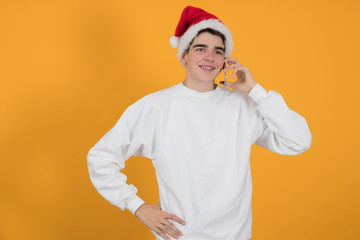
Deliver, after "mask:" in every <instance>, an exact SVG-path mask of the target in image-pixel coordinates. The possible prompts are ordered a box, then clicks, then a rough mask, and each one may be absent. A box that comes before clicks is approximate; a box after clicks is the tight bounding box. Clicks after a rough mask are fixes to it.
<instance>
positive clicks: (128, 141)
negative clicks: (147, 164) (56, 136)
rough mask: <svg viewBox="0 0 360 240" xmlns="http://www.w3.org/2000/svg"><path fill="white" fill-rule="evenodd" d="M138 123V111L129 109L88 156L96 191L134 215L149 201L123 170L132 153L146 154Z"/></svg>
mask: <svg viewBox="0 0 360 240" xmlns="http://www.w3.org/2000/svg"><path fill="white" fill-rule="evenodd" d="M135 123H136V118H135V115H134V113H133V112H131V111H130V109H129V108H127V109H126V110H125V112H124V113H123V115H122V116H121V117H120V119H119V120H118V122H117V123H116V124H115V126H114V127H113V128H112V129H110V130H109V131H108V132H107V133H106V134H105V135H104V136H103V137H102V138H101V139H100V140H99V141H98V142H97V143H96V144H95V146H94V147H93V148H91V149H90V151H89V153H88V155H87V163H88V170H89V175H90V179H91V182H92V183H93V185H94V186H95V188H96V190H97V191H98V192H99V193H100V194H101V195H102V196H103V197H104V198H105V199H106V200H108V201H109V202H110V203H111V204H113V205H115V206H117V207H118V208H120V209H121V210H125V209H128V210H130V211H131V212H132V213H133V214H135V211H136V210H137V208H138V207H140V206H141V205H142V204H143V203H145V201H144V200H142V199H141V198H140V197H139V196H137V194H136V193H137V188H136V187H135V186H134V185H128V184H126V180H127V177H126V175H125V174H123V173H121V172H120V170H122V169H123V168H124V167H125V161H126V160H127V159H129V158H130V157H131V156H132V155H142V154H141V151H142V149H143V144H142V141H141V138H139V134H136V132H137V130H136V128H137V126H136V124H135Z"/></svg>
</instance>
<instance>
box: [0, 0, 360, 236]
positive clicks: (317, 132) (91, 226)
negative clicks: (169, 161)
mask: <svg viewBox="0 0 360 240" xmlns="http://www.w3.org/2000/svg"><path fill="white" fill-rule="evenodd" d="M187 5H193V6H196V7H200V8H203V9H204V10H206V11H208V12H210V13H213V14H215V15H216V16H218V17H219V18H220V19H221V20H222V21H223V22H224V23H225V24H226V25H227V26H228V28H229V29H230V30H231V31H232V34H233V39H234V42H235V46H234V52H233V55H232V56H233V57H236V58H238V59H239V61H240V62H241V64H242V65H244V66H248V67H249V69H250V71H251V73H252V75H253V77H254V79H255V80H256V81H257V82H258V83H260V84H261V85H262V86H263V87H264V88H265V89H266V90H273V91H277V92H278V93H280V94H281V95H282V96H283V97H284V99H285V101H286V103H287V105H288V106H289V107H290V108H291V109H293V110H294V111H296V112H298V113H299V114H301V115H302V116H304V117H305V118H306V120H307V123H308V125H309V128H310V130H311V133H312V135H313V141H312V146H311V148H310V149H309V150H308V151H306V152H305V153H303V154H300V155H297V156H283V155H279V154H275V153H272V152H270V151H268V150H266V149H263V148H260V147H258V146H256V145H254V146H253V148H252V155H251V168H252V178H253V199H252V201H253V238H252V239H254V240H263V239H266V240H275V239H276V240H285V239H286V240H288V239H291V240H304V239H307V240H308V239H313V240H318V239H327V240H332V239H336V240H337V239H360V231H359V222H360V221H359V216H360V207H359V202H360V194H359V166H360V164H359V159H360V154H359V151H358V150H356V149H357V147H358V144H359V134H360V131H359V120H360V118H359V103H360V102H359V95H358V92H359V86H360V84H359V80H360V78H359V76H360V74H359V70H358V69H359V63H360V61H359V54H360V49H359V42H360V34H359V32H360V31H359V24H360V17H359V10H360V4H359V1H355V0H344V1H333V0H329V1H320V0H302V1H284V0H282V1H280V0H274V1H266V0H246V1H239V0H228V1H210V0H197V1H186V0H181V1H164V0H162V1H161V0H153V1H144V0H143V1H109V0H106V1H104V0H96V1H95V0H92V1H90V0H81V1H73V0H67V1H64V0H62V1H45V0H44V1H39V0H32V1H25V0H23V1H22V0H13V1H10V0H2V1H1V2H0V80H1V85H0V127H1V130H0V146H1V151H0V161H1V162H0V164H1V165H0V239H2V240H18V239H19V240H22V239H27V240H28V239H37V240H42V239H46V240H47V239H54V240H62V239H70V240H72V239H74V240H75V239H88V240H92V239H109V240H110V239H135V240H137V239H142V240H145V239H149V240H154V236H153V234H152V233H151V232H150V230H148V229H147V228H146V227H145V226H144V225H143V224H142V223H141V222H140V221H139V220H138V219H137V218H136V217H135V216H134V215H132V213H131V212H130V211H128V210H126V211H121V210H120V209H118V208H117V207H115V206H113V205H111V204H110V203H109V202H107V201H106V200H105V199H103V198H102V197H101V195H100V194H98V192H97V191H96V189H95V188H94V187H93V185H92V184H91V182H90V178H89V175H88V169H87V162H86V156H87V153H88V151H89V150H90V148H91V147H93V146H94V145H95V143H96V142H97V141H98V140H99V139H100V138H101V137H102V136H103V135H105V133H106V132H107V131H109V130H110V129H111V128H112V127H113V126H114V125H115V123H116V122H117V120H118V119H119V118H120V116H121V115H122V113H123V112H124V110H125V109H126V108H127V107H128V106H129V105H131V104H133V103H135V102H136V101H137V100H139V99H140V98H142V97H143V96H145V95H147V94H150V93H152V92H155V91H158V90H161V89H164V88H168V87H171V86H173V85H174V84H177V83H179V82H181V81H183V80H184V78H185V70H184V68H183V67H182V65H181V64H180V62H179V61H178V60H177V58H176V55H177V50H176V49H173V48H172V47H171V46H170V43H169V39H170V37H171V36H172V35H173V34H174V31H175V28H176V25H177V23H178V20H179V18H180V14H181V11H182V9H183V8H184V7H185V6H187ZM223 77H224V76H223V74H220V75H219V77H218V78H217V79H216V82H218V81H220V80H222V79H223ZM122 172H123V173H125V174H126V175H127V177H128V180H127V183H128V184H133V185H134V186H136V187H137V188H138V195H139V196H140V197H141V198H142V199H144V200H145V201H146V202H147V203H150V204H157V202H158V199H159V196H158V186H157V182H156V178H155V171H154V168H153V166H152V163H151V160H150V159H146V158H142V157H131V158H130V159H129V160H128V161H126V167H125V169H123V171H122ZM219 174H221V173H219Z"/></svg>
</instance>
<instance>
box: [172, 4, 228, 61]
mask: <svg viewBox="0 0 360 240" xmlns="http://www.w3.org/2000/svg"><path fill="white" fill-rule="evenodd" d="M205 28H212V29H214V30H217V31H219V32H221V33H222V34H224V35H225V48H226V49H225V58H227V57H228V56H230V55H231V53H232V50H233V41H232V35H231V32H230V30H229V29H228V28H227V27H226V26H225V25H224V24H223V23H222V22H221V21H220V19H218V18H217V17H216V16H214V15H212V14H210V13H208V12H205V11H204V10H202V9H200V8H196V7H192V6H187V7H186V8H185V9H184V10H183V12H182V14H181V17H180V20H179V23H178V25H177V27H176V30H175V36H172V37H171V38H170V44H171V46H172V47H173V48H178V54H177V57H178V59H179V60H180V59H181V56H182V54H183V53H184V51H185V50H186V49H187V48H188V47H189V44H190V42H191V41H192V40H193V39H194V38H195V37H196V36H197V34H198V32H199V31H200V30H203V29H205Z"/></svg>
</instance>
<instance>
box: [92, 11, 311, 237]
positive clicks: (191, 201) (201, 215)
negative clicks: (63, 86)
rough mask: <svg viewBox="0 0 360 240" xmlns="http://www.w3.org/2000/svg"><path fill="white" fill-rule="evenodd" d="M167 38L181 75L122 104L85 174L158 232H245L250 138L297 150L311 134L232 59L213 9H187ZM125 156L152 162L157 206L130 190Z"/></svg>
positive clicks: (249, 217)
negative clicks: (220, 78)
mask: <svg viewBox="0 0 360 240" xmlns="http://www.w3.org/2000/svg"><path fill="white" fill-rule="evenodd" d="M170 42H171V44H172V46H174V47H178V58H179V60H180V62H181V63H182V65H183V66H184V67H185V68H186V78H185V80H184V81H183V82H181V83H179V84H176V85H174V86H172V87H170V88H167V89H163V90H160V91H158V92H155V93H152V94H149V95H147V96H145V97H143V98H142V99H140V100H139V101H137V102H136V103H134V104H133V105H131V106H129V107H128V108H127V109H126V110H125V112H124V113H123V115H122V116H121V118H120V119H119V121H118V122H117V123H116V125H115V126H114V127H113V128H112V129H111V130H110V131H109V132H108V133H106V135H105V136H104V137H103V138H101V139H100V141H99V142H98V143H96V145H95V146H94V147H93V148H92V149H91V150H90V152H89V154H88V167H89V173H90V177H91V180H92V182H93V184H94V186H95V187H96V189H97V190H98V191H99V193H100V194H101V195H102V196H103V197H104V198H105V199H107V200H108V201H109V202H111V203H112V204H114V205H115V206H117V207H119V208H120V209H121V210H125V209H128V210H130V211H131V212H132V213H133V214H134V215H135V216H136V217H137V218H138V219H139V220H140V221H141V222H142V223H143V224H144V225H145V226H146V227H148V228H149V229H150V230H151V231H152V232H153V234H154V235H155V236H156V239H158V240H160V239H161V240H163V239H179V238H180V239H184V240H185V239H186V240H215V239H216V240H220V239H221V240H245V239H250V238H251V230H252V210H251V195H252V180H251V171H250V161H249V158H250V150H251V146H252V145H253V144H254V143H255V144H258V145H259V146H262V147H264V148H266V149H268V150H270V151H272V152H275V153H279V154H284V155H295V154H300V153H302V152H304V151H306V150H307V149H308V148H309V147H310V145H311V141H312V135H311V133H310V131H309V128H308V125H307V123H306V120H305V119H304V118H303V117H302V116H301V115H299V114H298V113H296V112H294V111H293V110H291V109H289V108H288V107H287V105H286V103H285V101H284V99H283V98H282V96H281V95H280V94H279V93H277V92H275V91H269V92H267V91H266V90H265V89H264V88H263V87H261V86H260V85H259V83H257V82H255V80H254V79H253V77H252V76H251V73H250V71H249V68H248V67H246V66H242V65H241V64H240V62H239V61H238V60H237V59H235V58H230V57H229V56H230V54H231V52H232V47H233V46H232V45H233V43H232V37H231V33H230V31H229V30H228V29H227V28H226V26H225V25H224V24H223V23H222V22H221V21H220V20H219V19H218V18H216V17H215V16H214V15H211V14H209V13H207V12H205V11H203V10H202V9H199V8H194V7H186V8H185V9H184V11H183V14H182V16H181V18H180V22H179V24H178V27H177V29H176V33H175V36H174V37H172V39H171V41H170ZM224 63H225V64H227V65H228V66H227V67H225V69H223V67H224ZM222 69H223V70H224V71H229V70H231V69H233V74H232V75H233V77H234V76H235V75H236V76H237V81H236V82H229V83H228V87H230V88H232V89H233V90H230V89H226V88H225V87H221V86H218V85H217V84H214V80H215V78H216V76H217V75H218V74H219V73H220V71H221V70H222ZM222 84H223V82H222ZM131 156H144V157H147V158H149V159H151V160H152V163H153V165H154V168H155V170H156V177H157V180H158V184H159V196H160V201H159V204H158V205H151V204H148V203H145V201H144V200H142V199H141V198H140V197H139V196H138V195H137V194H136V193H137V188H136V187H135V186H133V185H128V184H126V180H127V178H126V176H125V175H124V174H123V173H121V172H120V171H119V170H122V169H123V168H124V167H125V161H126V160H127V159H129V158H130V157H131ZM184 221H186V223H185V222H184Z"/></svg>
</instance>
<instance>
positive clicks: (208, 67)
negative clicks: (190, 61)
mask: <svg viewBox="0 0 360 240" xmlns="http://www.w3.org/2000/svg"><path fill="white" fill-rule="evenodd" d="M199 66H200V67H201V68H202V69H206V70H214V69H215V67H211V66H204V65H199Z"/></svg>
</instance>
